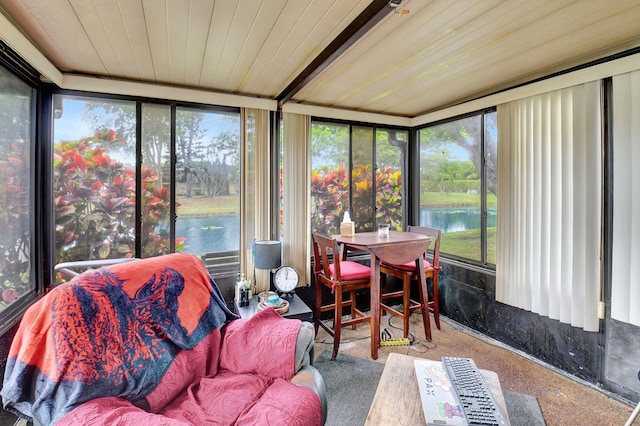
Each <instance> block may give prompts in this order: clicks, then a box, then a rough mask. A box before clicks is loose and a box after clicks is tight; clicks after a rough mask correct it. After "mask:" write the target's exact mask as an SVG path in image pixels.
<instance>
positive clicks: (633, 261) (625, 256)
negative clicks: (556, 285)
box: [611, 71, 640, 326]
mask: <svg viewBox="0 0 640 426" xmlns="http://www.w3.org/2000/svg"><path fill="white" fill-rule="evenodd" d="M611 257H612V259H611V269H612V272H611V317H612V318H614V319H616V320H618V321H622V322H625V323H629V324H633V325H637V326H640V309H638V300H639V298H640V266H639V265H640V71H634V72H631V73H627V74H622V75H617V76H614V77H613V236H612V253H611Z"/></svg>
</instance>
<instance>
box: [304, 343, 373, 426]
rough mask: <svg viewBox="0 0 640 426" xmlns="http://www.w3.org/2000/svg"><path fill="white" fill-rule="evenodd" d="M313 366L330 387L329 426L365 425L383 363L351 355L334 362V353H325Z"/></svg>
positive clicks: (328, 388)
mask: <svg viewBox="0 0 640 426" xmlns="http://www.w3.org/2000/svg"><path fill="white" fill-rule="evenodd" d="M314 365H315V367H316V368H317V369H318V371H320V373H321V374H322V378H323V379H324V383H325V386H326V388H327V405H328V407H327V408H328V410H327V422H326V426H341V425H345V426H346V425H353V426H357V425H363V424H364V422H365V420H366V419H367V414H368V413H369V407H371V401H373V396H374V395H375V393H376V389H377V387H378V382H379V381H380V376H381V375H382V370H383V369H384V364H380V363H378V362H373V361H369V360H365V359H362V358H356V357H352V356H349V355H339V359H337V360H335V361H331V352H330V351H322V352H321V353H320V355H319V356H318V357H317V358H316V361H315V364H314Z"/></svg>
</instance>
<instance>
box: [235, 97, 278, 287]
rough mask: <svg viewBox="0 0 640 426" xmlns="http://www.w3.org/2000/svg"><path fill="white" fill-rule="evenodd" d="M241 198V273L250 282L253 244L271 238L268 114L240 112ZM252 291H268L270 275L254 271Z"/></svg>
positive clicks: (247, 109) (256, 111)
mask: <svg viewBox="0 0 640 426" xmlns="http://www.w3.org/2000/svg"><path fill="white" fill-rule="evenodd" d="M242 119H243V135H244V151H243V153H244V154H243V162H242V164H243V167H242V169H241V170H242V175H243V185H242V188H243V198H242V202H241V205H242V209H241V210H242V216H241V217H242V220H243V223H244V226H241V227H240V229H241V232H242V238H241V244H242V247H241V251H242V253H244V256H242V257H241V258H242V260H243V265H242V267H241V270H242V271H243V272H244V274H245V276H246V277H247V278H248V279H251V280H252V279H253V275H254V268H253V255H252V250H253V242H254V240H268V239H270V237H271V185H270V182H271V167H270V166H271V163H270V161H271V157H270V155H269V145H270V140H271V138H270V134H271V132H270V131H269V111H267V110H263V109H253V108H243V109H242ZM255 278H256V290H257V291H265V290H268V289H269V284H270V282H269V279H270V273H269V271H265V270H255Z"/></svg>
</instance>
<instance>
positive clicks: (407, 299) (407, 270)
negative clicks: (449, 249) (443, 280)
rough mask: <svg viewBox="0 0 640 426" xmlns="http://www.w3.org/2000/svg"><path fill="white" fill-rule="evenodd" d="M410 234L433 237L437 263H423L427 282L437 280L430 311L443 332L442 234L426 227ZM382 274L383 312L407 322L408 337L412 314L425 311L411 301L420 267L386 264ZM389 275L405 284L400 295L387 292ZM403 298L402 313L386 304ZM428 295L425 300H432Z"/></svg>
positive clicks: (420, 227) (431, 245)
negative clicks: (440, 287) (440, 288)
mask: <svg viewBox="0 0 640 426" xmlns="http://www.w3.org/2000/svg"><path fill="white" fill-rule="evenodd" d="M407 231H409V232H415V233H417V234H423V235H427V236H429V237H431V241H430V244H429V246H430V247H433V261H432V262H429V261H428V260H427V258H426V254H427V253H425V255H424V258H423V260H422V262H423V263H424V275H425V278H426V279H428V278H432V280H433V300H430V301H429V302H428V305H429V311H430V312H433V317H434V319H435V321H436V327H437V328H438V330H440V308H439V305H438V271H439V270H440V231H439V230H437V229H432V228H427V227H423V226H409V229H407ZM380 273H381V278H382V282H383V288H382V291H381V294H380V300H381V303H380V308H381V309H382V310H383V312H388V313H390V314H392V315H395V316H397V317H399V318H402V319H403V322H404V324H403V325H404V337H408V335H409V316H410V315H411V312H414V311H419V310H420V308H421V306H422V305H421V304H420V302H418V301H416V300H413V299H411V281H413V280H417V279H418V274H417V272H416V264H415V262H413V261H411V262H408V263H405V264H403V265H391V264H388V263H385V262H382V263H381V264H380ZM386 275H390V276H392V277H396V278H399V279H401V280H402V289H401V290H399V291H392V292H387V291H386V285H385V282H386ZM398 297H402V312H401V311H398V310H397V309H394V308H393V307H392V306H391V305H390V304H387V303H385V301H386V300H388V299H392V298H398ZM428 299H429V298H428V295H426V294H425V295H424V300H428Z"/></svg>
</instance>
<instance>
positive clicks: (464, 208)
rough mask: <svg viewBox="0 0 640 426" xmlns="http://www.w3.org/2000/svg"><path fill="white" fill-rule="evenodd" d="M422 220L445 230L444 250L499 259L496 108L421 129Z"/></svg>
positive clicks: (486, 259)
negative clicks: (497, 244)
mask: <svg viewBox="0 0 640 426" xmlns="http://www.w3.org/2000/svg"><path fill="white" fill-rule="evenodd" d="M419 144H420V225H421V226H427V227H430V228H435V229H439V230H440V231H441V232H442V237H441V238H442V239H441V245H440V252H441V253H447V254H450V255H453V256H456V257H460V258H463V259H469V260H473V261H476V262H479V263H482V264H495V259H496V177H497V169H496V166H497V164H496V159H497V130H496V113H495V111H493V112H487V113H480V114H476V115H472V116H470V117H465V118H460V119H457V120H452V121H447V122H444V123H439V124H436V125H433V126H429V127H425V128H423V129H421V130H420V131H419Z"/></svg>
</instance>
